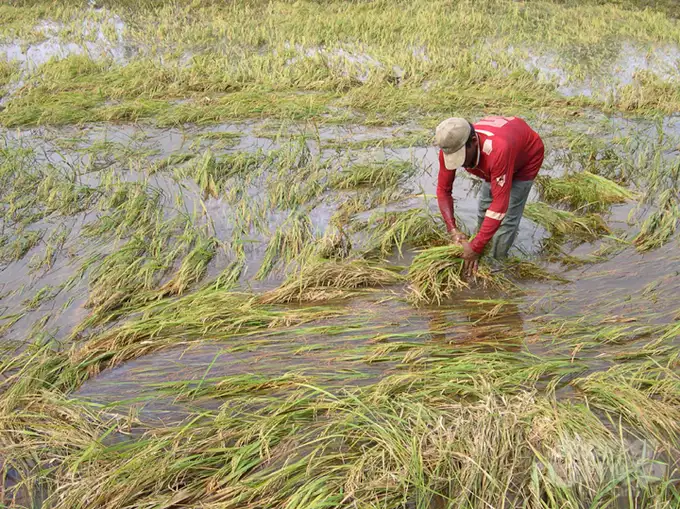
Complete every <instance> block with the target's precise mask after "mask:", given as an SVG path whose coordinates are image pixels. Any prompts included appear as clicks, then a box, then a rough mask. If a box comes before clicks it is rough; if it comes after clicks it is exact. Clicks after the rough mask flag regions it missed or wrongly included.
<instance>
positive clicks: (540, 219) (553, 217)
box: [524, 202, 611, 240]
mask: <svg viewBox="0 0 680 509" xmlns="http://www.w3.org/2000/svg"><path fill="white" fill-rule="evenodd" d="M524 215H525V216H526V217H528V218H529V219H531V220H532V221H534V222H535V223H537V224H540V225H541V226H543V227H544V228H545V229H546V230H548V231H549V232H550V233H551V234H552V235H553V236H555V237H575V238H578V239H582V240H594V239H596V238H598V237H599V236H600V235H606V234H609V233H611V230H610V229H609V227H608V226H607V223H606V222H605V220H604V219H603V218H602V216H600V215H598V214H588V215H585V216H579V215H577V214H574V213H573V212H570V211H568V210H560V209H556V208H554V207H551V206H550V205H548V204H547V203H543V202H534V203H527V205H526V207H525V209H524Z"/></svg>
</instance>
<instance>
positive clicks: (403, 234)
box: [368, 209, 449, 255]
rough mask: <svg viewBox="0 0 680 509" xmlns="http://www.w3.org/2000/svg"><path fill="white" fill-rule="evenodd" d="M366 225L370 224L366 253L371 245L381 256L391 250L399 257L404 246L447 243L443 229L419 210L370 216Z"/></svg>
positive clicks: (430, 216) (432, 218)
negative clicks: (395, 250) (395, 251)
mask: <svg viewBox="0 0 680 509" xmlns="http://www.w3.org/2000/svg"><path fill="white" fill-rule="evenodd" d="M368 224H369V225H371V226H373V225H374V226H373V228H372V230H371V234H370V238H369V240H368V245H369V250H370V249H371V248H372V247H373V246H375V248H376V249H378V250H379V251H380V253H381V254H383V255H387V254H389V253H391V252H392V250H393V249H394V248H395V247H396V248H397V251H398V252H399V254H402V248H403V246H404V245H405V244H408V245H409V246H413V247H424V246H431V245H437V244H443V243H446V242H448V241H449V238H448V236H447V235H446V233H445V229H444V228H443V226H442V225H441V224H440V223H439V222H437V221H436V220H435V218H434V217H433V216H432V215H431V214H430V213H428V212H427V211H425V210H422V209H413V210H407V211H403V212H387V213H378V214H374V215H373V216H371V218H370V219H369V220H368Z"/></svg>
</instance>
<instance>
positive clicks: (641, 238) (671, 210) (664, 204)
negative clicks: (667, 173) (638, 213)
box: [633, 189, 680, 251]
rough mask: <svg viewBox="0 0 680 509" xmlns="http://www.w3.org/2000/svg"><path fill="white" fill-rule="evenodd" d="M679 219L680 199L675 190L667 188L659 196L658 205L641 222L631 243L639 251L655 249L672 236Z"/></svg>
mask: <svg viewBox="0 0 680 509" xmlns="http://www.w3.org/2000/svg"><path fill="white" fill-rule="evenodd" d="M678 221H680V200H679V199H678V194H677V191H675V190H674V189H667V190H666V191H664V192H663V193H662V194H661V196H660V197H659V206H658V208H657V209H656V210H655V211H654V212H652V213H651V214H650V215H649V217H647V219H645V221H644V222H643V223H642V226H641V227H640V232H639V233H638V234H637V235H636V236H635V238H634V239H633V243H634V244H635V246H636V247H637V248H638V250H640V251H649V250H651V249H657V248H659V247H661V246H663V245H664V244H666V243H667V242H668V240H669V239H670V238H671V237H673V235H674V234H675V232H676V231H677V228H678Z"/></svg>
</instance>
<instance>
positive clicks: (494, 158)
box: [437, 117, 544, 253]
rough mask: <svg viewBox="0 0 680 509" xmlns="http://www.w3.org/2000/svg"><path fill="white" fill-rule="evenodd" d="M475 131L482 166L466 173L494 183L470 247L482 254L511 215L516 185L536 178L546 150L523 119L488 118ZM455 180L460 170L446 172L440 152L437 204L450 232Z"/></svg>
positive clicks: (477, 125)
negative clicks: (482, 219)
mask: <svg viewBox="0 0 680 509" xmlns="http://www.w3.org/2000/svg"><path fill="white" fill-rule="evenodd" d="M474 128H475V132H476V133H477V137H478V139H479V148H480V155H479V163H478V164H477V165H476V166H475V167H474V168H465V169H466V170H467V171H469V172H470V173H472V174H473V175H477V176H478V177H481V178H482V179H484V180H486V181H487V182H490V183H491V198H492V199H491V205H490V206H489V209H488V210H487V211H486V216H485V217H484V221H483V222H482V226H481V228H480V229H479V232H478V233H477V235H476V236H475V238H474V239H473V240H472V242H471V244H470V246H471V247H472V249H473V250H474V251H476V252H477V253H481V252H482V251H483V250H484V246H486V244H487V243H488V242H489V241H490V240H491V238H492V237H493V236H494V234H495V233H496V231H497V230H498V227H499V226H500V225H501V222H502V221H503V218H504V217H505V214H506V212H507V211H508V205H509V202H510V190H511V189H512V181H513V180H533V179H534V178H536V175H537V174H538V170H539V169H540V168H541V164H543V152H544V147H543V141H542V140H541V138H540V136H539V135H538V134H537V133H536V132H534V131H533V130H532V129H531V127H529V125H528V124H527V123H526V122H525V121H524V120H522V119H521V118H517V117H486V118H483V119H482V120H480V121H479V122H477V123H476V124H474ZM455 178H456V170H455V169H454V170H449V169H447V168H446V166H445V165H444V154H443V152H442V151H441V150H440V151H439V175H438V177H437V203H438V204H439V210H440V212H441V214H442V217H443V218H444V222H445V223H446V228H447V229H448V230H449V231H451V230H452V229H453V228H455V227H456V220H455V217H454V214H453V197H452V196H451V191H452V189H453V181H454V180H455Z"/></svg>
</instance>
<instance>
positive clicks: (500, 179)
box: [496, 175, 505, 187]
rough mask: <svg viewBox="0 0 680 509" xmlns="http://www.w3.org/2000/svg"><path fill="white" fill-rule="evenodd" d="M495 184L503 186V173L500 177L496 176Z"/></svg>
mask: <svg viewBox="0 0 680 509" xmlns="http://www.w3.org/2000/svg"><path fill="white" fill-rule="evenodd" d="M496 184H498V185H499V186H501V187H503V186H504V185H505V175H501V176H500V177H496Z"/></svg>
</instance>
